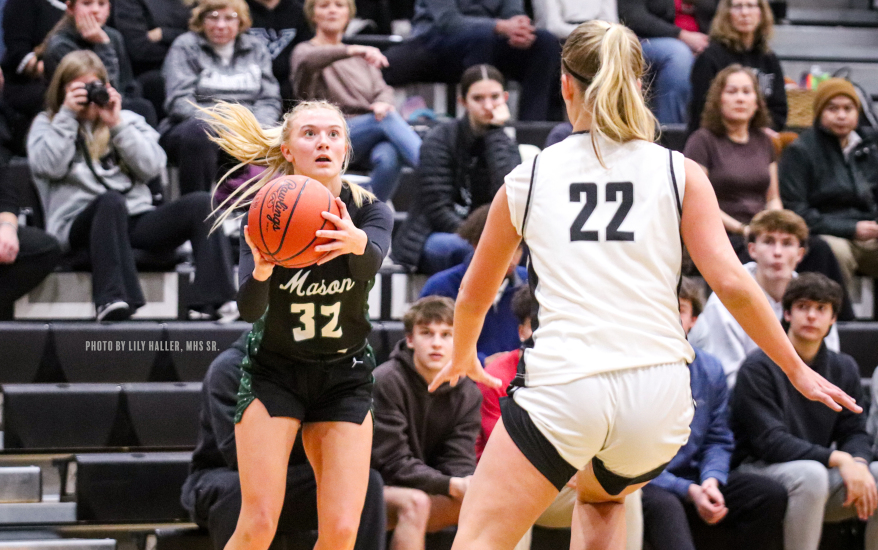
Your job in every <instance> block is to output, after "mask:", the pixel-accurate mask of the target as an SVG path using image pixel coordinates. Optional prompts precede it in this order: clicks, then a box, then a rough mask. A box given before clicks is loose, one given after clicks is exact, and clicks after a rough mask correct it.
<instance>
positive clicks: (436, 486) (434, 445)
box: [372, 296, 482, 550]
mask: <svg viewBox="0 0 878 550" xmlns="http://www.w3.org/2000/svg"><path fill="white" fill-rule="evenodd" d="M403 322H404V323H405V339H404V340H400V341H399V343H398V344H397V345H396V347H395V348H394V350H393V352H392V353H391V354H390V360H389V361H387V362H386V363H384V364H382V365H380V366H379V367H378V368H376V369H375V372H374V376H375V390H374V399H375V402H374V403H375V404H374V409H373V410H374V414H375V437H374V439H373V442H372V467H373V468H375V469H376V470H378V472H380V473H381V477H382V478H383V479H384V485H385V487H384V500H385V502H386V503H387V527H388V528H389V529H394V534H393V539H392V540H391V542H390V549H391V550H403V549H413V550H414V549H423V548H424V536H425V534H426V533H427V532H432V531H438V530H441V529H444V528H446V527H450V526H452V525H457V518H458V515H459V514H460V504H461V501H462V500H463V496H464V494H465V493H466V490H467V487H469V482H470V478H471V477H472V475H473V472H474V471H475V469H476V453H475V442H476V436H477V435H478V433H479V407H480V406H481V402H482V396H481V394H480V393H479V390H478V388H476V384H475V382H473V381H472V380H461V381H460V382H459V383H458V384H457V385H456V386H451V385H449V384H444V385H442V386H441V387H440V388H439V389H438V390H436V391H435V392H433V393H430V392H428V391H427V386H428V385H429V384H430V383H431V382H432V381H433V378H434V377H435V376H436V374H437V373H438V372H439V371H440V370H441V369H442V367H444V366H445V365H446V364H447V363H448V362H449V361H450V360H451V349H452V339H451V329H452V325H453V324H454V302H453V301H451V299H449V298H445V297H441V296H430V297H427V298H421V299H420V300H418V301H417V302H415V303H414V304H413V305H412V306H411V308H410V309H409V310H408V311H407V312H406V314H405V316H404V317H403Z"/></svg>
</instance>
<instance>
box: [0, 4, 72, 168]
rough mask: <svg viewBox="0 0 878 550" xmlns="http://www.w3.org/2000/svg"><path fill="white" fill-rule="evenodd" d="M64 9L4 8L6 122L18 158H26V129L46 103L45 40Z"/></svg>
mask: <svg viewBox="0 0 878 550" xmlns="http://www.w3.org/2000/svg"><path fill="white" fill-rule="evenodd" d="M65 9H66V6H65V4H64V3H63V2H61V1H60V0H7V2H6V6H4V8H3V42H4V43H5V44H6V53H5V54H4V56H3V63H2V69H3V74H4V77H5V80H6V83H5V86H4V87H3V101H4V103H5V104H6V105H7V106H8V107H9V109H10V110H11V111H13V113H11V114H10V116H8V117H7V118H11V119H12V120H10V121H9V122H10V126H11V131H12V133H13V136H12V138H13V142H14V149H16V150H17V152H18V153H19V154H24V140H25V136H26V135H27V129H28V128H29V127H30V123H31V121H32V120H33V118H34V117H35V116H37V113H39V112H40V111H41V110H42V109H43V105H44V103H45V102H44V101H43V99H44V97H45V95H46V81H45V80H44V79H43V72H44V62H43V59H42V56H43V50H44V49H45V46H44V45H43V40H45V38H46V35H47V34H49V31H50V30H52V27H54V26H55V24H56V23H58V21H59V20H60V19H61V17H63V16H64V10H65Z"/></svg>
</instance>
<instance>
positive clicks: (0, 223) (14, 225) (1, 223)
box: [0, 222, 18, 231]
mask: <svg viewBox="0 0 878 550" xmlns="http://www.w3.org/2000/svg"><path fill="white" fill-rule="evenodd" d="M4 225H11V226H12V227H14V228H15V230H16V231H18V224H17V223H12V222H0V227H2V226H4Z"/></svg>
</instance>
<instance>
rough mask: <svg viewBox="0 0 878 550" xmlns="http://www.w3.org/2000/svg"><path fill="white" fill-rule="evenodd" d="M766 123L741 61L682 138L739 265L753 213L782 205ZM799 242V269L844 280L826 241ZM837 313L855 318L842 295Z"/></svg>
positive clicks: (722, 76)
mask: <svg viewBox="0 0 878 550" xmlns="http://www.w3.org/2000/svg"><path fill="white" fill-rule="evenodd" d="M736 1H737V0H736ZM768 123H769V116H768V110H767V108H766V106H765V101H764V100H763V99H762V95H761V91H760V88H759V81H758V80H757V76H756V75H755V74H754V73H753V72H752V71H751V70H750V69H747V68H744V67H743V66H741V65H737V64H736V65H730V66H728V67H726V68H725V69H723V70H721V71H720V72H719V74H717V76H716V78H715V79H714V81H713V83H712V84H711V86H710V91H709V92H708V94H707V103H706V105H705V107H704V111H703V112H702V121H701V129H700V130H698V131H697V132H695V133H694V134H692V135H691V136H689V140H688V141H687V142H686V149H685V154H686V156H687V157H689V158H690V159H692V160H694V161H695V162H697V163H698V164H700V165H701V167H702V168H703V169H704V171H705V172H707V173H708V175H710V181H711V183H712V184H713V188H714V190H715V191H716V196H717V200H718V201H719V205H720V209H721V214H722V216H723V225H725V228H726V232H727V233H728V235H729V240H731V242H732V247H733V248H734V249H735V252H736V253H737V254H738V257H739V258H740V259H741V262H743V263H747V262H750V261H752V260H753V259H752V258H751V257H750V253H749V251H748V245H747V236H748V233H749V231H750V226H749V224H750V222H751V220H752V219H753V216H755V215H756V214H757V213H759V212H761V211H763V210H779V209H781V208H783V206H782V205H781V201H780V191H779V190H778V174H777V162H776V160H775V148H774V144H773V143H772V140H771V139H770V138H769V137H768V136H767V135H766V134H765V132H764V130H765V128H766V127H767V125H768ZM804 244H805V248H806V249H807V251H806V253H805V257H804V258H803V259H802V261H801V262H799V265H798V267H797V269H798V271H799V272H806V271H817V272H820V273H823V274H824V275H826V276H828V277H829V278H831V279H833V280H835V281H836V282H838V283H840V284H844V278H843V276H842V273H841V267H839V265H838V260H836V259H835V255H834V254H833V253H832V249H831V248H829V245H828V244H826V242H825V241H823V240H821V239H820V238H819V237H816V236H813V235H811V236H809V237H808V242H807V243H804ZM839 317H840V318H841V319H842V320H844V321H849V320H851V319H853V317H854V314H853V309H852V308H851V304H850V300H849V299H847V296H845V300H844V303H843V305H842V310H841V311H840V312H839Z"/></svg>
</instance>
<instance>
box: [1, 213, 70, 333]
mask: <svg viewBox="0 0 878 550" xmlns="http://www.w3.org/2000/svg"><path fill="white" fill-rule="evenodd" d="M60 260H61V247H59V246H58V241H56V240H55V238H54V237H52V236H51V235H48V234H46V233H45V232H43V231H41V230H39V229H36V228H34V227H19V228H18V256H16V258H15V261H14V262H13V263H11V264H0V321H6V320H10V319H12V314H13V309H14V307H13V306H14V304H15V300H17V299H19V298H21V297H22V296H24V295H25V294H27V293H28V292H29V291H30V290H31V289H32V288H34V287H35V286H37V285H38V284H40V282H42V280H43V279H44V278H45V277H46V275H48V274H49V273H51V272H52V270H53V269H55V266H56V265H58V262H59V261H60Z"/></svg>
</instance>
